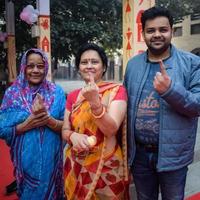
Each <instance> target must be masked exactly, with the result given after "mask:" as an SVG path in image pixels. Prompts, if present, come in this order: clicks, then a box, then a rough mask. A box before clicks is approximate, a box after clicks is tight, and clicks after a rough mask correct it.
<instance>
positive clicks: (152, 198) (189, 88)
mask: <svg viewBox="0 0 200 200" xmlns="http://www.w3.org/2000/svg"><path fill="white" fill-rule="evenodd" d="M141 22H142V28H143V37H144V40H145V43H146V45H147V47H148V49H147V51H146V52H144V53H142V54H140V55H137V56H135V57H133V58H132V59H130V60H129V62H128V65H127V68H126V74H125V80H124V84H125V86H126V88H127V92H128V144H129V148H128V158H129V166H130V168H131V172H132V174H133V179H134V182H135V186H136V191H137V197H138V200H157V199H158V191H159V187H160V190H161V195H162V200H183V199H184V187H185V182H186V175H187V169H188V168H187V166H188V165H189V164H190V163H191V162H192V160H193V155H194V145H195V138H196V132H197V123H198V116H199V115H200V58H199V57H198V56H195V55H193V54H191V53H188V52H184V51H181V50H178V49H176V48H175V47H174V46H173V45H172V44H171V39H172V26H173V18H172V16H171V14H170V13H169V11H168V10H166V9H164V8H158V7H153V8H150V9H148V10H146V11H145V12H144V13H143V14H142V17H141ZM183 42H184V41H183Z"/></svg>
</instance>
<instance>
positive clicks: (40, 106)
mask: <svg viewBox="0 0 200 200" xmlns="http://www.w3.org/2000/svg"><path fill="white" fill-rule="evenodd" d="M42 112H46V107H45V105H44V101H43V97H42V96H41V95H40V94H39V93H37V95H36V97H35V99H34V103H33V105H32V113H33V114H38V113H42Z"/></svg>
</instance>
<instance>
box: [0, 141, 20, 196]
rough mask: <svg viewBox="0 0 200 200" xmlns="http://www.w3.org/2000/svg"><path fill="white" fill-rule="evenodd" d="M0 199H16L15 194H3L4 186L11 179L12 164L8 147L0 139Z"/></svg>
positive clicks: (12, 178)
mask: <svg viewBox="0 0 200 200" xmlns="http://www.w3.org/2000/svg"><path fill="white" fill-rule="evenodd" d="M0 177H1V178H0V199H1V200H17V199H18V198H17V195H16V194H15V193H13V194H12V195H9V196H6V195H5V187H6V185H8V184H10V183H11V182H12V181H13V180H14V177H13V165H12V162H11V160H10V152H9V147H8V146H7V145H6V143H5V142H4V141H3V140H1V139H0Z"/></svg>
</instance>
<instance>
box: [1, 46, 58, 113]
mask: <svg viewBox="0 0 200 200" xmlns="http://www.w3.org/2000/svg"><path fill="white" fill-rule="evenodd" d="M32 52H33V53H37V54H39V55H41V56H42V59H43V61H44V65H45V77H44V79H43V81H42V83H40V84H39V85H37V86H34V87H30V86H29V83H28V80H27V79H26V75H25V69H26V66H27V65H26V64H27V57H28V55H30V53H32ZM48 69H49V64H48V59H47V57H46V55H45V53H44V52H43V51H42V50H40V49H36V48H32V49H29V50H27V51H26V52H25V54H24V55H23V57H22V60H21V66H20V73H19V76H18V77H17V79H16V81H15V82H14V83H13V84H12V86H11V87H9V88H8V89H7V91H6V93H5V95H4V98H3V102H2V105H1V110H4V109H13V108H15V109H18V108H20V109H25V110H26V111H28V112H31V108H32V104H33V100H34V98H35V96H36V94H37V93H39V94H41V95H42V96H43V98H44V103H45V106H46V108H47V110H49V109H50V106H51V104H52V103H53V101H54V95H53V92H54V90H55V88H56V87H55V84H54V83H51V82H49V81H47V80H46V77H47V73H48Z"/></svg>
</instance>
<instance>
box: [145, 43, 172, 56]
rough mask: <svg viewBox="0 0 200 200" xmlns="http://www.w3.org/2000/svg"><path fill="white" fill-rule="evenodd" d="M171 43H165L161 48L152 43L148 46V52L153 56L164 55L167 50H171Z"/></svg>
mask: <svg viewBox="0 0 200 200" xmlns="http://www.w3.org/2000/svg"><path fill="white" fill-rule="evenodd" d="M170 45H171V43H170V42H169V43H164V44H163V45H162V46H160V47H156V46H155V45H152V42H151V43H150V44H147V47H148V50H149V51H150V52H151V53H152V54H153V55H162V54H163V53H164V52H165V51H167V49H169V47H170Z"/></svg>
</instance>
